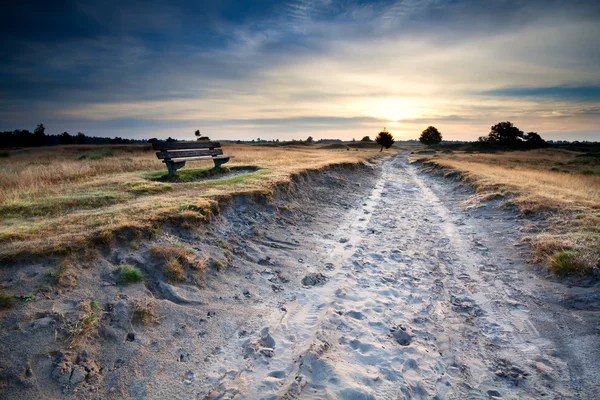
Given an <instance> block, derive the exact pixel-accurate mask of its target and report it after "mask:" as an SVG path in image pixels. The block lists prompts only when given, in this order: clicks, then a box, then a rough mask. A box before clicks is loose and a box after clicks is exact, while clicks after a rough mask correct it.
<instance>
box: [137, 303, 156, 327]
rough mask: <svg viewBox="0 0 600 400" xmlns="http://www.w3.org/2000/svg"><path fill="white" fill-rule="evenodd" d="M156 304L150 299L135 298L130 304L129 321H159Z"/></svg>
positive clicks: (143, 323)
mask: <svg viewBox="0 0 600 400" xmlns="http://www.w3.org/2000/svg"><path fill="white" fill-rule="evenodd" d="M159 321H160V320H159V318H158V315H157V313H156V304H155V303H154V302H152V301H149V300H146V301H142V300H136V301H134V302H133V303H132V305H131V322H133V323H138V324H142V325H148V324H150V323H159Z"/></svg>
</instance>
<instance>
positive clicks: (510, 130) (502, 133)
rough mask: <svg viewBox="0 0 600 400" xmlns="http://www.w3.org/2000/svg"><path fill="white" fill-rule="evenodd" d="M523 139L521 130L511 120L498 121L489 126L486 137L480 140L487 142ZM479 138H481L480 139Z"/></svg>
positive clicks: (508, 141)
mask: <svg viewBox="0 0 600 400" xmlns="http://www.w3.org/2000/svg"><path fill="white" fill-rule="evenodd" d="M522 139H523V131H522V130H520V129H519V128H517V127H516V126H514V125H513V124H512V122H509V121H506V122H499V123H497V124H496V125H493V126H492V127H491V128H490V133H489V134H488V136H487V138H485V139H484V140H482V141H486V142H489V143H518V142H520V141H521V140H522ZM480 140H481V139H480Z"/></svg>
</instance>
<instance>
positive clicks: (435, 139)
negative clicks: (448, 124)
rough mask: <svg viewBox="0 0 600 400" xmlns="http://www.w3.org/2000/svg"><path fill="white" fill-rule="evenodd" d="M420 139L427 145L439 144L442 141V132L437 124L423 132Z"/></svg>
mask: <svg viewBox="0 0 600 400" xmlns="http://www.w3.org/2000/svg"><path fill="white" fill-rule="evenodd" d="M419 141H420V142H421V143H423V144H425V145H427V146H431V145H432V144H438V143H439V142H441V141H442V133H441V132H440V131H438V130H437V128H436V127H435V126H430V127H428V128H427V129H425V130H424V131H423V132H422V133H421V137H420V138H419Z"/></svg>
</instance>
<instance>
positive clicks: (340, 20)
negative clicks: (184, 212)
mask: <svg viewBox="0 0 600 400" xmlns="http://www.w3.org/2000/svg"><path fill="white" fill-rule="evenodd" d="M110 4H112V5H110ZM0 31H1V35H0V131H4V130H14V129H30V130H33V129H34V128H35V127H36V125H37V124H39V123H43V124H44V125H45V126H46V132H47V133H51V134H55V133H61V132H64V131H68V132H70V133H73V134H75V133H77V132H84V133H86V134H88V135H93V136H121V137H127V138H138V139H139V138H151V137H157V138H166V137H168V136H171V137H174V138H178V139H189V140H193V138H194V136H193V132H194V131H195V130H196V129H200V131H201V132H202V134H203V135H206V136H209V137H211V139H242V140H248V139H256V138H262V139H268V140H270V139H275V138H278V139H280V140H289V139H306V138H307V137H308V136H313V137H314V138H315V139H319V138H339V139H344V140H349V139H352V138H356V139H357V140H358V139H360V138H362V137H363V136H365V135H370V136H371V137H373V136H375V135H376V134H377V132H379V131H380V130H382V129H383V128H384V127H386V128H387V130H388V131H390V132H391V133H392V134H394V136H395V137H396V139H398V140H403V139H416V138H418V136H419V135H420V133H421V132H422V131H423V130H424V129H425V128H427V127H428V126H430V125H433V126H435V127H437V128H438V129H439V130H440V131H441V132H442V135H443V136H444V139H448V140H475V139H477V138H478V137H479V136H482V135H487V133H489V131H490V126H491V125H494V124H495V123H497V122H501V121H507V120H508V121H511V122H513V123H514V124H515V125H516V126H517V127H519V128H520V129H521V130H523V131H525V132H528V131H535V132H538V133H539V134H541V135H542V137H544V138H546V139H554V140H557V139H566V140H600V2H599V1H597V0H594V1H589V0H585V1H584V0H559V1H553V0H547V1H541V0H521V1H509V0H486V1H481V0H464V1H461V0H425V1H416V0H404V1H356V0H340V1H337V0H323V1H319V0H299V1H270V0H257V1H236V0H222V1H211V0H206V1H169V2H157V1H153V0H144V1H132V0H121V1H119V2H110V1H109V2H98V1H85V0H84V1H68V0H53V1H47V0H44V1H27V0H24V1H23V0H22V1H13V0H9V1H8V3H3V10H2V13H0Z"/></svg>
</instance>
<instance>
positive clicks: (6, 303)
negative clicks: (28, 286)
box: [0, 293, 14, 309]
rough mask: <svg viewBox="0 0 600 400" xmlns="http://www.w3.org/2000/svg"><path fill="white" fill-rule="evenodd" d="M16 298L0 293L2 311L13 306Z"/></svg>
mask: <svg viewBox="0 0 600 400" xmlns="http://www.w3.org/2000/svg"><path fill="white" fill-rule="evenodd" d="M13 301H14V298H13V297H12V296H9V295H7V294H4V293H0V309H2V308H9V307H10V306H12V304H13Z"/></svg>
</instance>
